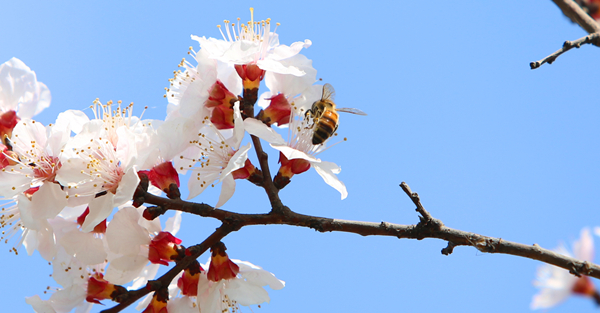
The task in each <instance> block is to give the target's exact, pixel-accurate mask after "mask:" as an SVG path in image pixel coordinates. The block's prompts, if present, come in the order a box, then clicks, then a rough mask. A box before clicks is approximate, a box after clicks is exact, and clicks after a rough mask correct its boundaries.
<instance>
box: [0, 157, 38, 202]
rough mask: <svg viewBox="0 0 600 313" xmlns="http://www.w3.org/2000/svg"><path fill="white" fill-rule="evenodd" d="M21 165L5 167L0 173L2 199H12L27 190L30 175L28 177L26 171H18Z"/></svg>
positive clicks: (0, 194)
mask: <svg viewBox="0 0 600 313" xmlns="http://www.w3.org/2000/svg"><path fill="white" fill-rule="evenodd" d="M20 167H22V165H19V164H17V165H13V166H7V167H6V168H4V170H3V171H0V196H1V197H4V198H12V197H14V196H16V195H18V194H20V193H22V192H23V191H25V190H27V189H29V187H30V184H31V176H30V175H31V174H33V173H31V174H30V175H29V177H28V176H27V175H26V173H27V172H32V171H28V169H23V170H20V169H19V168H20Z"/></svg>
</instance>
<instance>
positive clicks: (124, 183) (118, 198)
mask: <svg viewBox="0 0 600 313" xmlns="http://www.w3.org/2000/svg"><path fill="white" fill-rule="evenodd" d="M139 183H140V177H139V176H138V174H137V170H136V169H135V167H133V168H130V169H129V170H128V171H127V172H126V173H125V175H123V177H121V181H120V182H119V187H117V193H116V194H115V198H114V204H113V205H114V206H119V205H122V204H125V203H127V201H130V200H131V199H132V198H133V194H134V193H135V190H136V188H137V186H138V184H139Z"/></svg>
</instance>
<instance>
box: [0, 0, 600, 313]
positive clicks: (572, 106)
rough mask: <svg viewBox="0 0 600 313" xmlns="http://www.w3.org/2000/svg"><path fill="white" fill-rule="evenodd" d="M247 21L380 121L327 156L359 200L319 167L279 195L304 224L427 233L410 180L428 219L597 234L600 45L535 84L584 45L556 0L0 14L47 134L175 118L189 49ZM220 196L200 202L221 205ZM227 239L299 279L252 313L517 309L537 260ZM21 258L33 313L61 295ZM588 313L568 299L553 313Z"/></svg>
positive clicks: (203, 224) (429, 248)
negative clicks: (95, 115)
mask: <svg viewBox="0 0 600 313" xmlns="http://www.w3.org/2000/svg"><path fill="white" fill-rule="evenodd" d="M250 6H252V7H254V8H255V18H256V19H265V18H268V17H270V18H272V20H273V22H280V23H281V26H280V27H279V29H278V33H279V35H280V40H281V42H282V43H284V44H291V43H292V42H295V41H301V40H304V39H310V40H311V41H312V42H313V45H312V46H311V47H310V48H308V49H307V50H305V52H304V54H305V55H306V56H307V57H308V58H310V59H312V60H313V65H314V67H315V68H316V69H317V71H318V74H317V77H319V78H322V79H323V82H327V83H330V84H332V85H333V86H334V87H335V89H336V91H337V97H336V102H337V103H338V105H340V106H342V107H355V108H359V109H361V110H363V111H365V112H367V113H368V114H369V115H368V116H367V117H360V116H353V115H350V114H345V115H342V116H341V117H340V119H341V123H340V127H339V129H338V133H339V134H340V136H344V137H348V139H349V140H348V141H347V142H345V143H342V144H339V145H337V146H336V147H334V148H332V149H330V150H327V151H326V152H324V153H322V154H321V155H320V156H319V157H320V158H321V159H323V160H327V161H332V162H335V163H337V164H338V165H340V166H341V167H342V169H343V170H342V172H341V174H340V175H339V177H340V178H341V180H342V181H344V183H345V184H346V186H347V188H348V191H349V196H348V198H347V199H345V200H343V201H340V199H339V193H338V192H337V191H335V190H334V189H332V188H330V187H329V186H327V185H326V184H325V183H324V182H323V181H322V180H321V178H320V177H319V176H318V175H317V174H316V173H314V171H309V172H307V173H305V174H302V175H299V176H296V177H294V178H293V180H292V183H291V184H290V185H288V187H286V188H285V189H284V190H283V191H282V192H281V198H282V200H283V202H284V203H285V204H286V205H288V206H289V207H290V208H292V209H293V210H295V211H297V212H300V213H305V214H313V215H319V216H325V217H333V218H342V219H352V220H365V221H373V222H380V221H387V222H393V223H399V224H413V223H416V222H417V221H418V218H417V214H416V212H414V206H413V204H412V202H411V201H410V200H409V199H408V198H407V197H406V196H405V195H404V193H403V192H402V190H401V189H400V188H399V187H398V185H399V184H400V182H402V181H406V182H407V183H408V184H409V185H410V186H411V187H412V189H413V191H416V192H418V193H419V194H420V196H421V198H422V201H423V204H424V205H425V207H426V208H427V209H428V210H429V211H430V212H431V214H432V215H433V216H434V217H436V218H439V219H441V220H442V221H443V222H444V223H445V224H446V225H447V226H449V227H453V228H457V229H461V230H465V231H472V232H476V233H480V234H483V235H488V236H495V237H501V238H503V239H506V240H512V241H517V242H521V243H525V244H533V243H538V244H539V245H541V246H542V247H546V248H554V247H555V246H556V245H557V244H558V243H559V242H560V241H564V242H567V243H570V242H571V241H572V240H574V239H576V238H578V236H579V232H580V230H581V228H583V227H586V226H588V227H593V226H596V225H598V224H599V223H598V216H599V214H598V209H599V206H600V205H599V204H600V197H599V194H598V190H599V188H600V183H599V181H598V179H597V178H598V177H599V175H600V167H599V165H598V160H599V159H600V149H599V148H598V146H599V145H598V136H599V135H600V126H599V123H598V120H599V118H600V109H599V106H598V95H597V92H596V91H595V89H593V88H595V87H594V86H596V83H597V79H598V75H599V73H600V63H598V62H597V60H598V57H597V55H598V52H599V51H600V50H598V48H596V47H592V46H584V47H582V48H580V49H577V50H572V51H570V52H568V53H567V54H565V55H563V56H561V57H560V58H559V59H558V60H557V61H556V62H555V63H554V64H552V65H543V66H542V67H541V68H540V69H537V70H534V71H532V70H530V69H529V62H531V61H535V60H539V59H541V58H543V57H545V56H546V55H548V54H550V53H552V52H554V51H555V50H557V49H558V48H559V47H560V46H561V45H562V42H563V41H565V40H574V39H577V38H579V37H581V36H583V35H585V33H584V31H583V30H582V29H580V28H579V27H578V26H577V25H575V24H572V23H571V22H570V21H569V20H568V19H567V18H566V17H564V16H563V15H562V13H561V12H560V11H559V9H558V8H557V7H556V6H555V5H554V4H553V3H552V2H551V1H547V0H546V1H504V2H502V1H495V2H494V1H492V2H490V1H464V2H462V3H457V2H455V1H452V2H449V1H403V2H397V3H396V2H392V1H380V0H375V1H370V2H369V3H368V5H365V4H360V3H359V2H356V3H352V2H345V3H344V4H340V3H334V2H327V3H324V2H322V1H311V0H308V1H303V2H302V3H300V2H295V3H289V2H263V1H257V2H254V3H249V2H246V1H228V2H225V1H222V2H215V1H211V2H208V1H195V2H183V1H173V2H169V3H167V2H158V1H144V2H142V1H129V2H116V1H115V2H110V1H108V2H106V1H105V2H81V1H77V2H76V1H71V2H61V5H60V6H58V5H57V4H55V3H51V2H46V1H18V2H17V1H14V2H10V3H5V4H4V5H3V8H2V10H0V42H1V43H2V49H0V62H4V61H6V60H8V59H10V58H11V57H13V56H14V57H18V58H20V59H21V60H23V61H24V62H25V63H26V64H27V65H28V66H29V67H31V68H32V69H33V70H34V71H35V72H36V73H37V75H38V79H39V80H40V81H42V82H44V83H45V84H46V85H47V86H48V87H49V89H50V91H51V92H52V104H51V107H50V108H49V109H46V110H45V111H44V112H43V113H42V114H41V115H39V116H38V117H37V119H38V120H39V121H41V122H43V123H50V122H52V121H54V119H55V118H56V116H57V114H58V113H60V112H61V111H64V110H67V109H81V110H84V109H86V108H87V107H88V106H89V105H91V103H92V101H93V100H94V99H95V98H100V100H101V101H102V102H104V103H105V102H106V101H108V100H111V99H112V100H115V101H116V100H123V102H125V103H129V102H134V103H135V106H136V107H137V108H138V109H137V113H140V112H141V110H142V108H143V107H144V106H148V107H149V109H148V110H147V111H146V112H145V113H144V114H145V115H144V117H146V118H156V119H163V118H164V116H165V109H166V101H165V100H164V98H163V94H164V87H166V86H167V85H168V79H169V78H171V77H172V72H173V71H174V70H176V69H177V64H178V63H179V62H180V61H181V58H183V57H185V56H186V52H187V49H188V47H189V46H194V47H196V46H195V45H196V42H194V41H192V40H191V39H190V35H191V34H194V35H199V36H207V37H217V36H220V34H219V32H218V29H217V28H216V25H217V24H222V22H223V19H229V20H234V19H235V18H237V17H240V18H242V20H243V21H245V20H247V19H249V11H248V8H249V7H250ZM88 113H90V114H91V112H89V110H88ZM270 152H271V153H272V154H271V158H270V160H271V161H272V167H271V168H272V171H275V170H276V169H277V165H276V164H275V161H276V159H277V157H276V154H275V153H274V152H273V151H270ZM261 191H262V190H261V189H260V188H257V187H255V186H253V185H251V184H250V183H247V182H239V183H238V189H237V190H236V194H235V195H234V196H233V198H232V199H231V200H230V201H229V202H228V203H227V204H226V205H225V206H224V207H223V209H226V210H232V211H238V212H248V213H249V212H267V211H268V210H269V206H268V201H267V197H266V195H265V194H264V192H261ZM218 192H219V186H217V187H216V188H215V190H209V191H207V192H206V193H205V194H203V195H201V196H200V197H199V198H198V199H197V201H199V202H207V203H209V204H215V203H216V201H217V199H218ZM217 226H218V222H217V221H215V220H207V219H202V218H198V217H194V216H184V221H183V225H182V230H181V233H180V236H179V237H181V238H182V239H183V240H184V241H183V244H184V245H192V244H195V243H198V242H200V241H202V240H203V239H204V238H205V237H206V236H207V235H208V234H210V233H211V232H212V231H213V230H214V228H215V227H217ZM596 239H598V238H596ZM224 242H225V244H226V245H227V247H228V252H229V254H230V256H231V257H232V258H238V259H242V260H248V261H250V262H253V263H255V264H257V265H260V266H262V267H263V268H265V269H266V270H269V271H272V272H273V273H275V274H276V275H277V277H279V278H280V279H283V280H285V281H286V284H287V286H286V288H284V289H283V290H280V291H272V292H271V293H270V295H271V303H270V304H268V305H263V306H262V308H260V309H257V308H256V307H254V308H253V311H254V312H263V313H267V312H282V311H284V312H306V311H313V312H327V311H338V312H375V311H383V310H388V311H389V310H391V311H406V312H414V311H417V310H419V311H423V312H439V311H441V310H451V311H462V312H481V311H486V312H507V311H515V312H523V311H528V310H529V304H530V301H531V297H532V296H533V294H534V293H535V289H534V288H533V287H532V285H531V282H532V280H533V279H534V274H535V270H536V268H537V267H538V266H539V265H540V263H539V262H537V261H532V260H529V259H522V258H518V257H514V256H505V255H489V254H482V253H480V252H478V251H477V250H475V249H473V248H468V247H459V248H456V249H455V252H454V253H453V254H452V255H450V256H443V255H441V254H440V250H441V249H442V248H443V247H445V245H446V244H445V242H442V241H440V240H434V239H426V240H422V241H415V240H405V239H403V240H398V239H394V238H383V237H361V236H358V235H354V234H342V233H326V234H321V233H316V232H315V231H313V230H310V229H305V228H295V227H289V226H253V227H249V228H244V229H242V230H241V231H240V232H237V233H233V234H231V235H230V236H228V237H227V238H226V239H225V240H224ZM11 247H12V246H11V245H10V244H9V245H6V251H7V252H6V253H5V254H4V256H3V257H2V264H3V267H2V269H0V273H1V275H2V277H3V282H4V284H3V287H0V288H1V289H0V290H1V291H2V292H0V300H3V301H2V302H3V303H4V304H5V305H8V306H9V307H11V308H12V310H13V311H15V312H27V311H30V308H29V307H28V305H26V304H25V301H24V297H26V296H31V295H34V294H40V295H41V294H42V292H43V291H44V290H45V289H46V286H57V285H56V284H55V283H53V280H52V279H51V278H49V274H50V273H51V267H50V266H48V265H46V264H47V263H46V262H45V261H43V259H42V258H41V257H39V255H37V253H36V255H35V256H34V257H27V256H25V250H24V249H22V251H21V252H22V253H21V254H20V255H19V256H15V255H13V254H10V253H8V250H9V248H11ZM200 261H202V262H205V261H206V257H205V256H202V257H201V258H200ZM42 297H43V298H44V297H46V298H47V297H48V296H47V295H46V296H43V295H42ZM95 309H98V310H99V309H100V307H98V306H97V307H95ZM594 309H595V306H594V304H593V303H592V302H591V301H589V300H587V299H580V298H574V299H570V300H568V301H567V302H566V303H564V304H562V305H561V306H559V307H557V308H555V309H553V310H552V311H553V312H576V311H579V312H583V311H592V310H594ZM130 311H134V310H133V309H130V310H128V312H130ZM248 311H249V310H248V309H245V310H244V312H248Z"/></svg>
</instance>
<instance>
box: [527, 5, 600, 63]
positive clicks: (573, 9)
mask: <svg viewBox="0 0 600 313" xmlns="http://www.w3.org/2000/svg"><path fill="white" fill-rule="evenodd" d="M552 1H553V2H554V3H555V4H556V5H557V6H558V7H559V8H560V9H561V11H562V12H563V13H564V14H565V15H566V16H567V17H568V18H569V19H571V21H573V22H574V23H577V24H578V25H579V26H581V28H583V29H584V30H585V31H586V32H587V33H588V34H589V35H588V36H585V37H582V38H579V39H577V40H575V41H568V40H567V41H565V42H564V44H563V47H562V48H561V49H559V50H558V51H556V52H554V53H553V54H551V55H549V56H547V57H545V58H543V59H541V60H539V61H535V62H531V63H529V66H530V67H531V69H532V70H534V69H536V68H539V67H540V66H542V64H544V63H548V64H552V62H554V61H555V60H556V58H558V56H560V55H561V54H563V53H565V52H567V51H569V50H571V49H572V48H579V47H580V46H581V45H582V44H589V43H591V44H593V45H595V46H600V40H599V39H598V37H599V36H600V35H599V33H600V25H599V24H598V23H597V22H596V21H595V20H594V19H593V18H592V17H590V16H589V15H588V14H587V12H585V11H584V10H583V9H582V8H581V7H580V6H579V5H578V4H577V3H575V1H573V0H552Z"/></svg>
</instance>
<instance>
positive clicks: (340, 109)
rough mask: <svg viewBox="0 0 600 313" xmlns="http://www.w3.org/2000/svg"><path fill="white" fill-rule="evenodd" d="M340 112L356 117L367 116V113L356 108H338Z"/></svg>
mask: <svg viewBox="0 0 600 313" xmlns="http://www.w3.org/2000/svg"><path fill="white" fill-rule="evenodd" d="M335 110H336V111H338V112H345V113H352V114H356V115H367V113H365V112H363V111H361V110H359V109H355V108H336V109H335Z"/></svg>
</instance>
